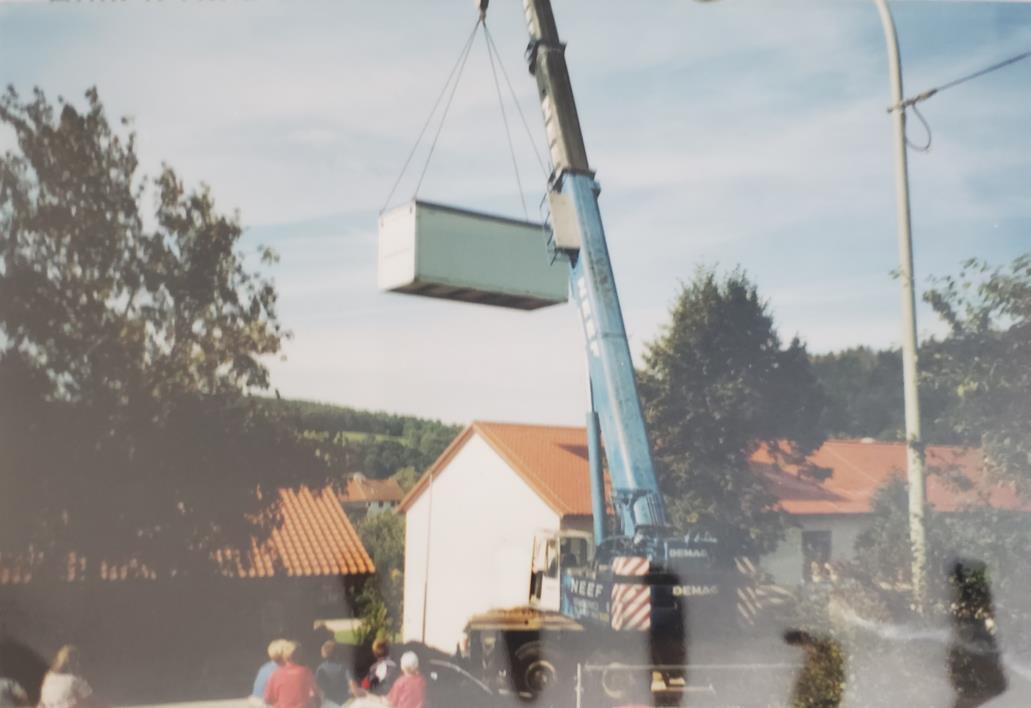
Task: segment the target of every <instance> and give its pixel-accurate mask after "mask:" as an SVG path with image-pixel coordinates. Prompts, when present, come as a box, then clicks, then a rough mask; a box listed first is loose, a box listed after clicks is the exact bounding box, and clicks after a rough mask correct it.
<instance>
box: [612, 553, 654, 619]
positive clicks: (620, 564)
mask: <svg viewBox="0 0 1031 708" xmlns="http://www.w3.org/2000/svg"><path fill="white" fill-rule="evenodd" d="M648 569H649V563H648V559H647V558H642V557H640V556H617V557H616V558H615V559H613V561H612V572H613V575H616V576H620V575H623V576H633V577H637V576H643V575H647V574H648ZM610 615H611V621H612V628H613V629H615V630H624V629H626V630H644V629H649V628H651V626H652V594H651V586H649V585H640V584H631V583H620V582H618V581H617V582H615V583H613V584H612V601H611V603H610Z"/></svg>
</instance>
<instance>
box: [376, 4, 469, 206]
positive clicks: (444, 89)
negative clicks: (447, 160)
mask: <svg viewBox="0 0 1031 708" xmlns="http://www.w3.org/2000/svg"><path fill="white" fill-rule="evenodd" d="M479 26H480V20H479V19H477V20H476V24H475V25H473V31H472V32H470V33H469V37H468V38H467V39H466V40H465V44H464V45H463V46H462V51H461V52H459V55H458V59H457V60H456V61H455V64H454V65H453V66H452V67H451V72H450V73H449V74H448V76H447V80H446V81H445V82H444V86H443V87H442V88H441V90H440V93H439V94H438V95H437V100H436V101H434V103H433V108H432V109H431V110H430V114H429V115H428V116H426V122H425V123H423V124H422V130H420V131H419V137H417V138H416V139H415V144H414V145H412V149H411V151H409V153H408V157H407V158H405V162H404V165H403V166H402V167H401V173H400V174H399V175H398V176H397V179H396V180H394V185H393V186H392V187H391V188H390V193H389V194H388V195H387V198H386V200H385V201H384V202H383V207H382V208H381V209H380V210H379V213H380V214H382V213H383V212H384V211H385V210H386V208H387V207H388V206H390V200H391V199H393V198H394V193H395V192H396V191H397V187H398V185H400V184H401V180H402V179H403V178H404V176H405V172H407V171H408V166H409V164H411V162H412V158H413V157H414V156H415V153H416V151H417V150H418V149H419V145H420V143H422V138H423V136H424V135H425V134H426V129H427V128H429V126H430V123H431V122H432V121H433V116H434V115H435V114H436V112H437V108H438V107H439V106H440V101H441V99H443V98H444V94H445V93H447V88H448V86H449V85H450V84H451V79H452V78H454V76H455V71H456V70H458V69H459V66H461V67H462V68H464V67H465V59H466V58H468V56H469V49H470V48H471V47H472V43H473V38H474V37H475V36H476V29H477V28H478V27H479ZM459 78H461V71H459ZM457 87H458V81H457V80H456V81H455V88H457ZM451 97H452V98H454V90H452V92H451ZM448 105H449V106H450V99H449V100H448ZM444 114H445V116H446V115H447V110H446V109H445V113H444ZM441 126H443V119H442V120H441ZM437 136H438V137H439V136H440V130H439V129H438V130H437ZM435 144H436V138H434V145H435ZM430 154H431V155H432V148H431V150H430ZM427 166H429V158H428V157H427V159H426V165H425V166H423V169H422V174H421V175H420V176H419V184H420V185H421V184H422V177H423V176H424V175H425V174H426V167H427ZM415 191H416V193H418V191H419V187H418V186H417V187H416V188H415Z"/></svg>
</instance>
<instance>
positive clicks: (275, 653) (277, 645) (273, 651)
mask: <svg viewBox="0 0 1031 708" xmlns="http://www.w3.org/2000/svg"><path fill="white" fill-rule="evenodd" d="M286 643H287V642H286V640H285V639H273V640H272V641H271V642H269V645H268V661H266V662H265V663H264V664H262V665H261V668H260V669H258V675H257V676H255V677H254V688H253V689H251V695H250V697H249V698H248V699H247V702H248V703H250V704H251V705H252V706H254V708H262V706H264V705H265V687H266V686H268V680H269V678H270V677H271V676H272V674H273V672H275V670H276V669H278V668H279V667H280V666H282V665H283V647H284V646H285V645H286Z"/></svg>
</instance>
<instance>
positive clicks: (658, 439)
mask: <svg viewBox="0 0 1031 708" xmlns="http://www.w3.org/2000/svg"><path fill="white" fill-rule="evenodd" d="M640 392H641V398H642V401H643V405H644V412H645V417H646V419H647V422H648V425H649V432H650V434H651V442H652V445H653V448H654V451H655V459H656V463H657V465H658V468H659V474H660V483H661V485H662V489H663V492H664V494H665V496H666V500H667V504H668V507H669V509H670V512H671V516H672V519H673V521H674V523H676V524H678V525H680V526H687V525H688V524H691V523H695V522H697V523H701V524H703V525H709V526H711V527H714V528H716V529H717V530H721V531H722V537H723V539H724V540H725V543H724V548H725V550H727V551H728V552H731V553H748V554H758V553H761V552H765V551H768V550H771V549H772V548H773V547H774V546H775V544H776V542H777V541H778V540H779V538H780V537H781V534H782V529H783V518H782V515H781V513H780V512H778V511H777V510H776V509H775V508H774V504H775V501H776V500H775V499H774V497H773V495H772V494H771V493H770V491H769V489H767V486H766V484H765V483H764V480H763V479H762V478H761V477H759V476H758V475H756V474H755V473H754V472H753V471H752V470H751V469H750V468H749V465H748V460H749V458H750V456H751V455H752V454H753V453H754V452H755V450H756V449H757V448H758V446H760V445H764V444H766V445H770V446H772V447H774V448H778V449H779V450H780V451H781V453H782V454H783V455H785V456H786V457H788V458H791V460H792V461H796V460H800V459H802V458H803V457H804V456H805V455H806V454H807V453H809V452H810V451H812V450H814V449H815V448H816V447H818V446H819V445H820V444H821V443H822V442H823V439H824V435H823V433H822V430H821V428H820V413H821V410H822V407H823V395H822V392H821V390H820V387H819V385H818V384H817V382H816V379H815V377H814V376H813V373H812V370H811V367H810V364H809V359H808V356H807V354H806V350H805V346H804V345H803V344H802V343H801V342H800V341H799V340H798V339H797V338H795V339H793V340H792V341H791V342H790V344H788V346H787V347H784V346H782V344H781V340H780V337H779V336H778V334H777V332H776V329H775V328H774V324H773V318H772V316H771V315H770V313H769V310H768V307H767V305H766V303H765V302H764V301H763V300H761V299H760V297H759V295H758V292H757V291H756V288H755V286H754V285H753V284H752V283H751V282H750V281H749V280H748V278H747V277H746V276H745V275H744V274H743V273H741V272H739V271H734V272H732V273H730V274H729V275H727V276H726V277H723V278H719V277H717V275H716V274H715V273H714V272H712V271H708V270H699V271H698V272H697V273H696V275H695V277H694V279H693V280H692V282H691V283H690V284H688V285H686V286H684V287H683V289H682V290H681V292H680V293H679V295H678V296H677V298H676V301H675V302H674V304H673V307H672V311H671V313H670V322H669V324H668V325H667V326H666V328H665V330H664V331H663V333H662V334H661V335H660V336H659V337H658V338H657V339H656V340H655V341H653V342H652V343H651V344H650V345H649V346H648V349H647V351H646V353H645V367H644V370H643V371H642V372H641V373H640Z"/></svg>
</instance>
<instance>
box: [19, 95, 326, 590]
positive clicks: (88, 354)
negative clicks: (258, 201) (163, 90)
mask: <svg viewBox="0 0 1031 708" xmlns="http://www.w3.org/2000/svg"><path fill="white" fill-rule="evenodd" d="M85 98H86V100H85V105H84V106H83V107H82V108H77V107H76V106H74V105H73V104H71V103H67V102H65V101H63V100H62V99H58V100H57V102H55V103H51V102H50V101H49V100H48V99H47V97H46V96H45V95H44V94H43V92H42V91H40V90H38V89H37V90H36V91H35V92H34V94H33V96H32V97H31V98H30V99H26V100H22V98H21V97H20V96H19V95H18V94H17V93H16V92H15V91H14V89H13V88H9V89H8V90H7V92H6V93H5V94H3V96H2V98H0V122H2V123H3V124H5V125H6V126H7V127H8V128H10V129H11V130H12V131H13V135H14V137H15V138H16V145H17V147H16V149H12V150H10V151H8V152H6V153H5V154H4V155H3V156H2V158H0V390H2V395H0V431H2V432H0V435H2V436H3V437H2V440H0V446H2V447H3V449H4V450H5V458H4V463H3V467H4V469H3V477H4V480H5V485H6V488H5V490H4V491H5V493H4V494H3V499H4V509H3V512H2V513H0V517H2V519H3V521H2V522H0V524H2V532H0V538H2V542H0V543H2V544H3V546H4V550H6V551H8V552H13V553H20V554H23V555H24V554H26V553H29V551H28V550H27V549H31V553H30V555H32V556H33V558H34V559H35V560H37V561H38V560H39V558H41V557H44V558H46V559H48V560H49V561H50V562H52V563H53V564H54V565H55V566H57V567H60V565H61V563H62V562H64V563H66V562H67V561H66V554H67V552H69V551H74V552H76V553H79V554H82V555H85V556H86V557H87V558H91V559H93V561H94V563H95V565H99V563H97V561H99V560H106V561H108V562H115V563H122V562H128V561H129V560H137V561H142V562H150V563H154V564H156V565H160V566H161V569H162V570H165V569H169V568H177V567H178V568H185V567H186V566H188V565H190V564H191V561H190V559H197V558H200V559H203V560H204V562H206V559H207V558H208V552H210V550H211V549H212V548H213V547H216V546H218V545H220V544H222V543H224V542H228V541H231V540H236V541H239V540H241V539H242V538H243V537H244V536H245V534H246V533H248V532H249V523H248V522H247V521H246V518H245V515H246V513H247V512H248V511H256V510H257V509H258V508H259V506H260V504H259V501H260V500H259V498H258V496H259V495H258V490H259V488H260V487H261V486H262V485H263V484H264V485H266V487H267V486H270V485H277V484H279V483H282V482H283V481H285V479H284V474H286V475H292V477H293V480H294V481H303V480H305V479H315V478H318V477H319V475H324V466H323V465H322V463H321V462H320V461H319V460H318V459H317V458H316V457H314V456H313V455H312V454H311V451H310V450H309V449H308V448H307V447H306V446H305V445H304V444H303V443H302V441H300V440H299V439H297V438H296V436H294V435H293V434H292V433H291V432H290V431H289V430H288V429H287V428H286V427H285V426H284V425H282V424H281V421H280V420H278V419H277V418H276V417H274V416H270V415H267V414H264V413H263V412H261V411H259V410H257V409H256V408H255V407H254V406H253V405H252V404H251V403H250V402H249V400H248V398H247V397H246V396H245V394H247V393H248V392H250V391H253V390H257V389H262V388H265V387H267V385H268V372H267V370H266V368H265V366H264V365H263V364H262V357H264V356H267V355H270V354H274V353H276V352H277V351H278V350H279V348H280V344H281V341H282V338H283V336H284V332H283V330H282V328H281V325H280V323H279V321H278V318H277V315H276V309H275V306H276V291H275V288H274V287H273V284H272V283H271V282H270V281H268V280H267V279H266V278H264V277H262V276H261V275H259V274H257V273H256V272H254V271H252V270H251V269H249V267H248V262H247V260H246V259H245V257H244V255H243V254H242V253H241V252H240V251H239V250H238V248H239V246H240V238H241V235H242V229H241V226H240V223H239V219H238V217H236V216H227V215H225V214H222V213H220V212H218V211H217V210H216V208H215V203H214V199H213V197H212V195H211V192H210V190H209V189H208V188H207V187H201V188H199V189H196V190H189V189H187V188H186V187H185V186H184V184H183V182H182V181H181V179H180V178H179V177H178V176H177V175H176V173H175V172H174V171H173V170H172V168H171V167H168V166H164V167H163V169H162V170H161V172H160V174H159V175H158V176H157V177H156V178H154V179H150V178H147V177H145V176H143V175H141V174H140V172H139V165H138V159H137V156H136V140H135V134H134V133H133V132H132V131H131V128H130V127H129V125H128V121H124V120H123V128H122V129H116V128H114V127H112V125H111V124H110V123H109V121H108V118H107V116H106V114H105V112H104V108H103V105H102V103H101V101H100V98H99V96H98V94H97V92H96V91H95V90H93V89H91V90H89V91H88V92H87V93H86V97H85ZM148 194H152V196H153V209H152V211H148V210H147V208H146V202H147V201H148V199H147V196H148ZM259 255H260V257H261V259H262V260H263V261H264V262H266V263H267V262H270V261H271V260H273V259H274V255H273V254H272V253H271V252H269V251H267V250H266V251H262V252H261V253H260V254H259ZM155 558H160V559H161V561H160V562H157V561H155V560H154V559H155Z"/></svg>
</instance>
